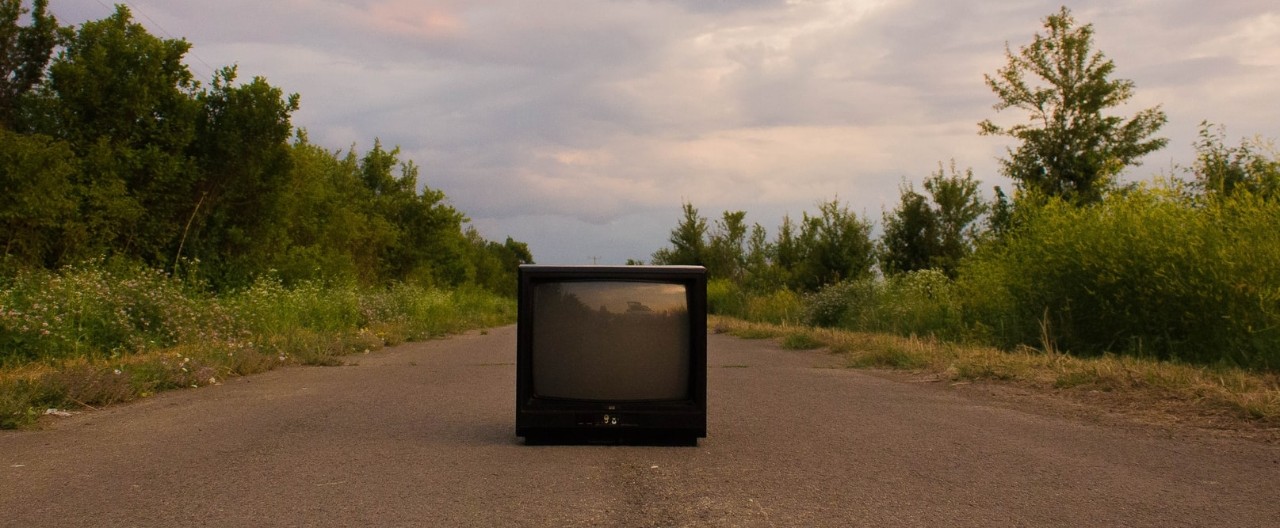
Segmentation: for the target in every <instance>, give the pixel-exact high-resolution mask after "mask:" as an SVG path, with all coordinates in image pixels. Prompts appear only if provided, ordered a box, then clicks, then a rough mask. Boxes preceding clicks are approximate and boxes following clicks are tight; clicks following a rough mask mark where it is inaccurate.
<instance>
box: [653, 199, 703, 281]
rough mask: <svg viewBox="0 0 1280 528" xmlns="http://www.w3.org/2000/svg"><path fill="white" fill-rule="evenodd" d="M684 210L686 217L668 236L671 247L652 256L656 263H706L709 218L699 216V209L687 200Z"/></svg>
mask: <svg viewBox="0 0 1280 528" xmlns="http://www.w3.org/2000/svg"><path fill="white" fill-rule="evenodd" d="M683 210H684V217H683V218H681V219H680V223H679V224H678V225H676V227H675V229H672V230H671V237H670V238H668V241H670V242H671V247H670V248H662V249H659V250H658V251H655V252H654V253H653V257H652V261H653V263H654V264H659V265H672V264H683V265H692V266H703V265H706V241H705V237H706V234H707V219H706V218H703V217H702V216H699V215H698V209H697V208H695V207H694V206H693V204H691V203H687V202H686V203H685V204H684V208H683Z"/></svg>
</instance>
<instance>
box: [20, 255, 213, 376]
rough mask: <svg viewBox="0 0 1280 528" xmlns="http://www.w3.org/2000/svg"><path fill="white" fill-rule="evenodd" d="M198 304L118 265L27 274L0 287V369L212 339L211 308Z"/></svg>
mask: <svg viewBox="0 0 1280 528" xmlns="http://www.w3.org/2000/svg"><path fill="white" fill-rule="evenodd" d="M203 303H204V299H202V298H201V297H199V296H191V295H188V294H187V293H186V292H185V291H184V289H183V288H182V287H181V285H179V284H177V283H176V282H174V281H172V280H171V279H169V278H168V277H166V276H165V275H164V274H162V273H158V272H154V271H148V270H146V269H143V268H141V267H138V266H136V265H130V264H128V263H123V262H104V261H101V260H95V261H90V262H86V263H83V264H80V265H77V266H72V267H67V268H63V269H61V270H59V271H57V272H48V271H44V270H39V269H29V270H26V271H23V272H20V273H19V274H18V275H17V276H15V277H14V278H13V279H12V280H11V281H9V284H8V285H6V286H4V287H3V288H0V365H3V364H11V363H15V362H26V361H34V360H37V359H66V358H75V357H84V356H96V357H107V356H118V355H121V354H129V353H134V352H138V351H142V350H147V349H155V348H163V347H168V346H172V345H174V344H176V343H177V342H178V341H179V340H183V339H185V340H198V339H201V338H203V337H205V336H208V335H211V334H214V333H217V324H216V323H217V320H216V317H217V315H218V313H217V310H216V309H212V310H211V309H206V308H205V307H203ZM199 313H203V314H205V315H207V316H209V317H214V318H215V319H214V320H207V321H206V320H202V319H201V317H198V316H197V314H199Z"/></svg>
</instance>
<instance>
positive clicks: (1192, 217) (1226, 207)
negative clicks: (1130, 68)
mask: <svg viewBox="0 0 1280 528" xmlns="http://www.w3.org/2000/svg"><path fill="white" fill-rule="evenodd" d="M1044 27H1045V33H1044V34H1037V35H1036V36H1035V39H1034V40H1033V42H1032V43H1031V44H1030V45H1028V46H1025V47H1022V48H1020V49H1019V50H1018V51H1017V52H1014V51H1012V50H1010V51H1008V52H1007V58H1008V61H1009V62H1008V65H1007V66H1006V67H1005V68H1002V69H1001V70H999V71H998V72H997V74H996V75H994V76H987V84H988V85H989V87H991V89H992V91H993V92H995V93H996V95H997V96H998V98H999V102H998V103H997V104H996V109H997V110H1005V109H1010V108H1013V109H1019V110H1023V111H1025V112H1027V113H1028V114H1030V117H1031V119H1028V120H1025V121H1022V122H1021V123H1030V124H1018V125H1015V126H1012V127H1008V128H1005V127H1001V126H998V125H996V124H994V123H992V122H991V121H990V120H985V121H983V122H981V123H980V124H979V129H980V132H981V133H982V134H992V135H1005V136H1009V137H1012V138H1014V139H1015V140H1016V141H1017V146H1016V147H1015V148H1011V149H1009V151H1008V156H1007V157H1006V158H1005V159H1004V160H1002V165H1001V171H1002V172H1003V173H1004V174H1005V175H1006V176H1008V177H1010V178H1011V179H1013V180H1014V182H1015V184H1016V188H1015V189H1014V192H1013V194H1012V196H1009V195H1006V194H1005V193H1004V192H1003V191H1002V190H1001V189H1000V188H998V187H997V188H996V189H995V199H994V200H991V201H987V200H985V199H984V198H983V197H982V196H981V194H980V193H979V192H978V189H979V186H980V183H979V182H978V181H976V180H975V179H974V178H973V174H972V171H971V170H964V171H960V170H957V168H956V166H955V163H954V162H952V163H951V165H950V167H949V168H948V167H944V166H941V165H940V167H939V170H938V171H937V172H936V173H934V174H932V175H930V177H929V178H927V179H926V180H925V181H924V185H923V187H924V192H923V193H922V192H918V191H917V190H916V189H915V188H914V186H913V185H911V184H905V185H904V186H903V187H902V190H901V191H902V192H901V195H900V201H899V203H898V204H896V206H895V207H894V208H893V209H892V210H890V211H886V212H884V213H883V216H882V218H881V220H882V224H881V225H882V227H883V229H882V230H881V233H882V234H881V235H880V237H879V239H878V240H872V239H871V238H870V233H871V232H872V221H871V220H869V219H865V218H859V217H857V216H855V215H853V214H851V213H849V211H848V209H847V208H846V207H845V206H843V205H841V204H840V203H839V202H838V201H830V202H825V203H821V204H819V206H818V209H819V213H818V214H817V215H815V216H810V215H809V214H808V213H804V214H803V216H802V219H801V221H800V222H798V223H793V222H792V221H791V220H790V219H789V218H784V219H783V220H782V224H781V225H780V226H779V227H778V228H777V229H776V231H775V233H776V234H775V236H774V237H773V238H772V240H770V239H769V238H768V236H767V231H766V229H765V228H764V227H762V226H761V225H759V224H755V225H753V226H750V227H749V228H748V227H747V226H746V225H745V216H746V213H745V212H743V211H727V212H725V213H723V215H722V217H721V219H719V220H717V221H716V222H715V224H714V226H708V224H707V220H706V219H705V218H703V217H702V216H700V215H699V214H698V212H697V209H696V208H695V207H694V206H693V205H691V204H685V206H684V215H683V217H682V218H681V220H680V221H679V223H678V225H677V226H676V228H674V229H673V230H672V231H671V238H670V242H671V246H670V247H668V248H664V249H661V250H659V251H657V252H655V253H654V254H653V257H652V259H653V261H654V262H655V263H662V264H701V265H704V266H706V267H707V268H708V273H709V275H710V276H711V277H712V278H713V280H712V283H711V284H710V285H709V287H708V289H709V292H708V296H709V303H710V305H711V307H712V309H713V310H716V311H719V312H721V313H726V314H729V315H736V316H741V317H746V318H751V319H761V320H768V321H771V322H787V321H790V322H801V323H806V324H812V325H820V326H839V327H845V328H850V329H855V330H866V331H887V332H895V333H900V334H915V335H932V336H936V337H940V338H945V339H954V340H962V341H972V342H978V343H983V344H994V345H998V346H1001V347H1005V348H1016V347H1033V348H1038V349H1041V350H1046V351H1064V352H1070V353H1074V354H1080V355H1099V354H1106V353H1117V354H1136V355H1142V356H1150V357H1157V358H1161V359H1172V360H1182V361H1192V362H1197V363H1208V364H1215V363H1230V364H1234V365H1241V366H1247V367H1254V368H1262V369H1271V370H1274V369H1280V238H1277V236H1276V226H1277V225H1280V154H1278V153H1277V151H1276V149H1275V147H1274V145H1273V144H1272V143H1270V142H1269V141H1266V140H1262V139H1254V140H1245V141H1242V142H1241V143H1240V144H1239V145H1238V146H1229V145H1228V144H1227V143H1226V142H1225V138H1224V136H1225V133H1224V132H1223V129H1222V128H1220V127H1215V126H1213V125H1211V124H1209V123H1202V125H1201V134H1200V140H1199V141H1198V142H1197V143H1196V145H1195V146H1196V150H1197V157H1196V159H1195V160H1194V161H1193V162H1192V163H1191V164H1189V165H1187V166H1183V167H1181V168H1180V169H1179V172H1180V174H1176V175H1170V176H1168V177H1166V178H1163V179H1158V180H1153V181H1149V182H1143V183H1137V184H1122V183H1120V182H1119V181H1118V175H1119V174H1120V172H1121V171H1122V170H1123V169H1124V168H1126V167H1129V166H1134V165H1136V160H1137V159H1139V158H1140V157H1141V156H1142V155H1144V154H1146V153H1149V152H1152V151H1154V150H1156V149H1159V148H1161V147H1163V146H1164V144H1165V140H1164V139H1162V138H1158V137H1156V136H1155V133H1156V132H1157V131H1158V130H1159V128H1160V127H1161V126H1162V125H1163V124H1164V121H1165V116H1164V114H1163V112H1162V111H1160V109H1159V107H1156V108H1151V109H1146V110H1142V111H1139V112H1138V113H1136V114H1135V115H1134V116H1132V117H1130V118H1128V119H1125V118H1121V117H1117V116H1111V115H1107V114H1106V113H1105V112H1104V111H1105V110H1107V109H1108V108H1111V107H1115V106H1118V105H1121V104H1122V103H1124V102H1125V101H1126V100H1128V99H1129V98H1130V97H1131V96H1132V89H1133V83H1132V82H1130V81H1127V80H1113V79H1110V78H1109V76H1110V74H1111V73H1112V72H1113V71H1114V65H1113V64H1112V63H1111V61H1109V60H1106V59H1105V58H1104V57H1103V55H1102V54H1101V53H1100V52H1095V51H1093V50H1092V48H1091V46H1092V44H1091V42H1092V26H1090V25H1084V26H1077V25H1076V24H1075V21H1074V19H1073V18H1072V17H1071V15H1070V12H1069V11H1068V10H1066V9H1065V8H1063V9H1062V10H1060V11H1059V12H1058V13H1056V14H1054V15H1051V16H1049V17H1047V18H1046V19H1045V25H1044Z"/></svg>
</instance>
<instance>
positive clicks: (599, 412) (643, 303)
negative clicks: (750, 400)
mask: <svg viewBox="0 0 1280 528" xmlns="http://www.w3.org/2000/svg"><path fill="white" fill-rule="evenodd" d="M706 277H707V275H706V269H704V268H703V267H701V266H541V265H523V266H520V268H519V286H518V290H517V291H518V293H517V296H518V310H517V327H516V328H517V329H516V435H517V436H519V437H523V438H524V439H525V443H526V444H548V443H555V444H560V443H574V444H577V443H610V444H652V443H658V444H670V445H695V446H696V445H697V442H698V439H699V438H705V437H706V435H707V278H706Z"/></svg>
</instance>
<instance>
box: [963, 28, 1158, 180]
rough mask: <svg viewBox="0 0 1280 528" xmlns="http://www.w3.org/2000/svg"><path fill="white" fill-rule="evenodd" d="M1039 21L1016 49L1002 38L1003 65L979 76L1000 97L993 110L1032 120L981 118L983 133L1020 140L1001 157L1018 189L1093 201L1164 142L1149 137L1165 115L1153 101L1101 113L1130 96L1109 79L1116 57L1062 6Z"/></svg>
mask: <svg viewBox="0 0 1280 528" xmlns="http://www.w3.org/2000/svg"><path fill="white" fill-rule="evenodd" d="M1044 27H1045V30H1046V31H1047V35H1040V34H1038V33H1037V34H1036V35H1035V38H1034V40H1032V42H1031V44H1030V45H1028V46H1025V47H1022V48H1020V49H1019V50H1018V53H1017V54H1014V53H1013V52H1012V51H1010V50H1009V47H1008V46H1007V45H1006V46H1005V55H1006V57H1007V58H1008V64H1007V65H1006V66H1005V67H1004V68H1001V69H1000V70H998V71H997V72H996V75H995V76H994V77H993V76H991V75H986V76H984V77H985V79H986V82H987V86H989V87H990V88H991V90H992V91H994V92H995V93H996V95H997V96H998V97H999V98H1000V102H998V103H996V105H995V109H996V111H1001V110H1005V109H1007V108H1018V109H1021V110H1025V111H1027V112H1029V113H1030V119H1029V121H1028V122H1027V123H1023V124H1018V125H1013V126H1010V127H1007V128H1005V127H1001V126H998V125H996V124H995V123H993V122H991V120H989V119H988V120H984V121H982V122H981V123H979V127H980V133H981V134H983V135H1003V136H1010V137H1013V138H1015V139H1016V140H1018V141H1019V142H1020V144H1019V145H1018V147H1017V149H1016V150H1014V149H1009V151H1008V153H1009V157H1008V158H1007V159H1004V160H1001V166H1002V170H1003V172H1004V174H1005V175H1006V176H1009V177H1010V178H1012V179H1013V180H1014V181H1016V182H1017V184H1018V186H1019V189H1020V190H1025V191H1029V192H1031V193H1032V194H1036V195H1042V196H1047V197H1062V198H1064V199H1067V200H1070V201H1072V202H1075V203H1090V202H1096V201H1098V200H1100V199H1101V198H1102V196H1103V194H1104V193H1105V191H1106V190H1107V187H1108V186H1109V185H1110V184H1111V183H1112V181H1113V179H1114V178H1115V176H1117V175H1118V174H1119V173H1120V171H1121V170H1122V169H1123V168H1124V167H1126V166H1130V165H1137V164H1139V158H1141V157H1142V156H1144V155H1146V154H1148V153H1150V152H1153V151H1155V150H1157V149H1160V148H1161V147H1163V146H1164V145H1165V143H1167V140H1166V139H1164V138H1154V137H1152V136H1153V135H1154V134H1155V133H1156V132H1157V131H1158V130H1159V129H1160V127H1161V126H1163V125H1164V123H1165V121H1166V118H1165V114H1164V112H1163V111H1161V110H1160V107H1159V106H1157V107H1154V108H1148V109H1145V110H1142V111H1139V112H1138V113H1137V114H1136V115H1134V116H1133V117H1132V118H1129V119H1124V118H1121V117H1118V116H1108V115H1104V114H1103V112H1104V111H1106V110H1107V109H1110V108H1112V107H1115V106H1118V105H1121V104H1123V103H1124V102H1125V101H1128V100H1129V99H1130V98H1131V97H1133V87H1134V84H1133V82H1132V81H1129V80H1125V79H1117V80H1111V79H1109V77H1110V76H1111V74H1112V73H1114V71H1115V64H1114V63H1113V62H1111V61H1110V60H1108V59H1106V58H1105V57H1104V56H1103V54H1102V53H1101V52H1094V51H1092V46H1093V26H1092V24H1086V25H1084V26H1080V27H1077V26H1076V25H1075V20H1074V19H1073V18H1072V17H1071V11H1070V10H1068V9H1067V8H1066V7H1063V8H1062V9H1061V10H1060V11H1058V13H1056V14H1053V15H1050V16H1049V17H1047V18H1046V19H1045V20H1044ZM1029 77H1031V78H1034V79H1038V80H1039V82H1034V81H1033V80H1029V79H1028V78H1029Z"/></svg>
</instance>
